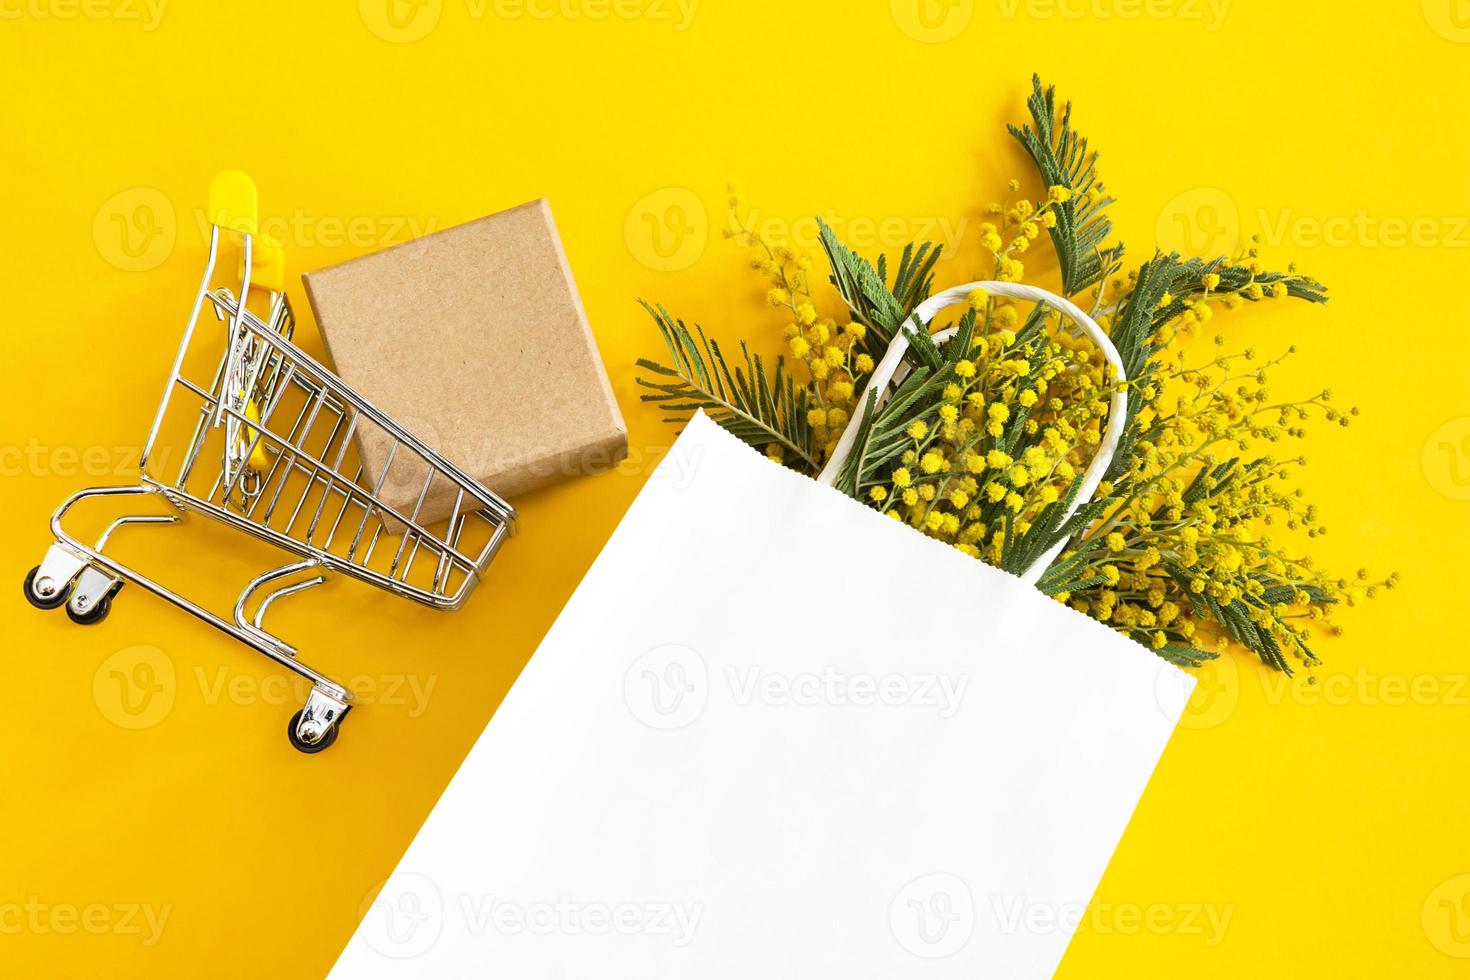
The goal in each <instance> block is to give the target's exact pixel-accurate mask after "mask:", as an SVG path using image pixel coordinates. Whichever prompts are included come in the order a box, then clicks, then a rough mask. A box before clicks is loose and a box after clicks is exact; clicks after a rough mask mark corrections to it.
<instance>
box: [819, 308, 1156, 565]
mask: <svg viewBox="0 0 1470 980" xmlns="http://www.w3.org/2000/svg"><path fill="white" fill-rule="evenodd" d="M977 289H983V290H985V292H987V293H989V294H990V295H991V296H1004V297H1006V298H1008V299H1019V300H1027V301H1030V302H1033V303H1043V304H1045V305H1046V306H1048V307H1050V308H1051V309H1053V310H1056V311H1057V312H1058V313H1060V314H1062V315H1063V316H1065V317H1066V318H1067V319H1069V320H1071V321H1072V322H1073V323H1075V324H1077V325H1078V326H1079V327H1081V328H1082V331H1083V332H1084V333H1085V334H1087V336H1088V337H1089V338H1090V339H1091V340H1092V342H1093V343H1094V344H1096V345H1097V347H1098V349H1099V350H1101V351H1102V354H1103V357H1105V358H1107V361H1108V363H1109V364H1111V365H1113V367H1114V368H1115V369H1116V370H1117V380H1118V381H1120V382H1121V381H1127V380H1128V378H1127V374H1126V372H1125V371H1124V369H1123V359H1122V357H1120V356H1119V354H1118V348H1116V347H1114V346H1113V341H1112V340H1111V339H1110V338H1109V337H1108V335H1107V334H1106V333H1104V332H1103V330H1102V328H1101V327H1099V326H1098V325H1097V324H1096V323H1095V322H1093V319H1092V317H1090V316H1088V315H1087V314H1086V313H1084V312H1082V310H1081V309H1079V308H1078V307H1077V306H1076V305H1075V304H1073V303H1071V302H1069V301H1068V300H1065V299H1063V298H1062V297H1060V296H1057V295H1054V294H1052V293H1049V292H1047V291H1046V290H1044V289H1037V288H1036V287H1035V286H1024V285H1021V284H1020V283H1014V282H972V283H966V284H965V285H963V286H955V287H953V288H952V289H946V290H944V292H942V293H935V294H934V295H933V296H930V297H929V298H928V299H926V300H925V301H924V302H922V303H920V304H919V305H918V306H917V307H916V308H915V309H914V312H913V313H912V314H911V315H910V316H909V318H908V319H907V320H905V321H904V324H903V328H902V329H900V330H899V331H898V333H897V334H895V335H894V337H893V340H892V342H891V343H889V345H888V350H887V352H885V353H884V355H883V360H881V361H880V362H878V366H877V367H875V368H874V369H873V374H872V377H871V378H869V380H868V388H867V391H865V392H864V393H863V397H862V400H861V401H860V402H859V404H863V403H865V402H866V400H867V397H868V392H877V394H878V400H877V404H879V405H881V404H882V403H883V400H884V398H886V397H887V394H888V385H889V384H890V383H891V382H892V381H893V380H894V377H895V375H897V374H898V371H899V369H900V367H902V366H903V356H904V354H905V353H907V351H908V349H909V331H910V330H914V329H923V328H925V327H927V326H928V324H929V321H930V320H932V319H933V318H934V316H935V314H937V313H938V312H939V311H940V310H942V309H944V308H945V307H947V306H953V305H955V304H957V303H963V302H966V301H967V300H968V299H969V297H970V294H971V293H973V292H974V291H975V290H977ZM916 321H917V326H916V325H915V324H916ZM956 330H958V328H957V327H950V328H948V329H946V330H941V331H940V332H939V333H937V334H935V335H934V338H933V339H934V342H935V343H943V342H944V341H946V340H949V339H950V338H951V337H953V336H954V334H955V331H956ZM1127 413H1128V394H1127V392H1125V391H1123V390H1122V387H1121V386H1120V387H1119V389H1118V390H1116V391H1114V392H1113V397H1112V400H1111V401H1110V402H1109V405H1108V424H1107V427H1106V428H1105V429H1104V430H1103V434H1102V439H1101V441H1100V442H1099V443H1098V447H1097V453H1096V454H1095V455H1094V456H1093V457H1092V462H1091V463H1090V464H1089V465H1088V467H1087V470H1086V471H1085V472H1084V473H1083V474H1082V485H1081V487H1079V488H1078V491H1077V494H1076V495H1075V496H1074V497H1073V498H1072V505H1071V506H1070V507H1069V508H1068V509H1067V513H1066V516H1065V517H1063V518H1062V520H1063V521H1066V520H1067V519H1069V518H1071V516H1072V515H1073V514H1075V513H1076V512H1077V508H1078V507H1080V506H1082V504H1083V503H1084V502H1086V501H1088V500H1091V499H1092V495H1093V494H1094V493H1095V492H1096V491H1097V486H1098V484H1099V483H1101V482H1102V478H1103V473H1105V472H1107V468H1108V466H1109V465H1110V464H1111V463H1112V461H1113V453H1114V452H1115V451H1116V450H1117V448H1118V441H1119V439H1121V438H1122V436H1123V424H1124V422H1125V421H1126V419H1127ZM861 425H862V412H861V411H857V412H854V413H853V416H852V420H851V421H849V422H848V423H847V428H846V429H844V430H843V432H842V437H841V438H840V439H838V440H837V448H836V449H834V450H833V451H832V458H831V459H829V460H828V461H827V465H826V466H825V467H823V468H822V472H821V474H820V475H819V476H818V477H817V481H818V482H819V483H825V484H826V485H828V486H831V485H832V484H834V483H836V482H837V474H838V472H839V471H841V469H842V465H843V463H845V462H846V461H847V457H848V455H849V454H850V453H851V452H852V444H853V443H854V442H855V441H857V436H858V429H859V427H860V426H861ZM1066 543H1067V542H1066V539H1065V538H1064V539H1062V540H1061V541H1058V542H1057V543H1056V544H1054V545H1052V547H1051V548H1049V549H1048V550H1047V552H1046V553H1045V554H1043V555H1042V556H1041V557H1040V558H1038V559H1037V560H1036V563H1035V564H1033V565H1032V566H1031V567H1030V568H1028V569H1027V570H1026V571H1025V573H1024V574H1022V575H1021V580H1022V581H1024V582H1026V583H1028V584H1034V583H1035V582H1036V580H1037V579H1039V578H1041V576H1042V573H1043V572H1045V571H1046V570H1047V568H1048V567H1049V566H1050V565H1051V563H1052V561H1053V560H1054V559H1055V558H1056V556H1057V555H1058V554H1060V553H1061V550H1062V548H1063V547H1065V546H1066Z"/></svg>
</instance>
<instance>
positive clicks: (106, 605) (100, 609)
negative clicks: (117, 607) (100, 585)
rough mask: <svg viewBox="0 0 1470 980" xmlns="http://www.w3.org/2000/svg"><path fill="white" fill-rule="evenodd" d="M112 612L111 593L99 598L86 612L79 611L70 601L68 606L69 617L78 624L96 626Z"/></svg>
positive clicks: (67, 614)
mask: <svg viewBox="0 0 1470 980" xmlns="http://www.w3.org/2000/svg"><path fill="white" fill-rule="evenodd" d="M110 612H112V596H110V595H106V596H103V597H102V598H101V599H99V600H97V604H96V605H94V606H93V607H92V608H91V609H89V610H87V611H86V612H84V613H79V612H77V611H76V610H75V609H73V608H72V607H71V604H70V603H68V604H67V607H66V616H67V618H68V619H70V620H71V621H72V622H73V623H76V624H77V625H78V626H95V625H96V624H98V623H100V622H102V621H103V620H104V619H106V618H107V614H108V613H110Z"/></svg>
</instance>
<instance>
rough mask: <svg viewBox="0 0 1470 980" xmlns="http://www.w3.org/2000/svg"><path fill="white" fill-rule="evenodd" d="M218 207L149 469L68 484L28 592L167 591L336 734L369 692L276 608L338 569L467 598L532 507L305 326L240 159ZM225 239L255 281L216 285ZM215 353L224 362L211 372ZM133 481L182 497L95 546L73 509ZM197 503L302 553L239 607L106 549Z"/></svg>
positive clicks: (76, 596) (426, 599)
mask: <svg viewBox="0 0 1470 980" xmlns="http://www.w3.org/2000/svg"><path fill="white" fill-rule="evenodd" d="M209 220H210V223H211V230H210V240H209V258H208V260H207V262H206V265H205V269H204V278H203V281H202V282H201V283H200V286H199V292H198V294H197V295H196V296H195V298H194V306H193V309H192V311H191V312H190V314H189V322H188V326H187V327H186V328H185V330H184V339H183V342H182V344H181V345H180V347H179V352H178V355H177V357H176V358H175V360H174V366H173V370H172V372H171V373H170V375H169V379H168V384H167V387H166V388H165V390H164V393H163V401H162V403H161V404H160V405H159V407H158V412H157V415H156V416H155V418H154V421H153V429H152V431H151V432H150V433H149V436H148V442H147V444H146V445H145V446H144V448H143V451H142V458H141V461H140V471H141V482H139V483H138V484H137V485H136V486H116V487H95V488H92V489H87V490H82V491H80V492H78V493H75V494H73V495H72V496H71V497H69V498H67V499H66V500H65V501H64V502H63V503H62V504H61V506H60V507H59V508H57V510H56V512H55V514H54V515H52V518H51V530H52V533H53V534H54V535H55V537H56V543H55V544H53V545H52V546H51V548H50V549H49V550H48V551H47V552H46V557H45V559H44V560H43V561H42V562H41V564H40V565H38V566H37V567H36V568H34V569H32V570H31V572H30V574H29V575H27V576H26V580H25V594H26V598H27V599H29V600H30V601H31V603H32V604H33V605H35V606H38V607H40V608H42V609H55V608H57V607H60V606H62V605H65V607H66V612H67V615H68V616H69V617H71V619H72V620H73V621H74V622H76V623H81V624H91V623H97V622H100V621H101V620H102V619H103V618H104V617H105V616H106V615H107V612H108V610H109V609H110V607H111V604H112V600H113V597H114V596H115V595H116V594H117V592H118V590H119V589H121V588H122V586H123V584H124V583H126V582H132V583H136V584H137V585H139V586H141V587H142V588H144V589H147V590H148V591H149V592H152V593H154V594H155V595H158V596H161V597H162V598H164V599H167V600H168V601H169V602H172V603H173V604H174V605H176V606H178V607H179V608H181V609H184V610H186V611H187V612H190V613H193V614H194V615H195V616H197V617H199V618H200V619H202V620H204V621H205V622H207V623H209V624H210V625H211V626H214V627H217V628H218V629H220V630H222V631H223V632H225V633H228V634H230V635H231V636H233V637H235V638H236V639H237V640H239V641H240V642H241V643H244V644H245V645H247V646H249V647H252V648H253V649H255V650H258V651H259V652H261V653H263V654H265V655H266V656H267V657H270V658H271V659H272V660H275V661H276V662H277V663H278V664H280V665H282V666H284V667H286V668H288V669H290V670H292V671H294V672H296V673H297V674H299V675H301V676H302V677H304V678H306V679H307V680H308V681H310V682H311V685H312V688H311V692H310V694H309V695H308V696H307V700H306V704H305V706H304V707H303V708H302V709H301V710H300V711H298V712H297V713H296V714H295V716H294V717H293V718H292V719H291V722H290V724H289V725H288V727H287V734H288V736H289V737H290V740H291V744H292V745H294V746H295V747H296V748H298V749H300V750H301V751H303V752H320V751H321V750H322V749H325V748H326V747H328V746H329V745H331V744H332V743H333V742H334V741H335V740H336V738H337V733H338V730H339V726H340V725H341V722H342V719H343V717H344V716H345V715H346V714H347V712H348V709H349V708H350V706H351V699H352V696H351V693H350V692H349V691H348V690H347V689H346V688H344V687H342V686H341V685H339V684H337V683H335V682H333V681H332V680H330V679H329V678H327V677H326V676H324V675H323V674H321V673H318V672H317V671H315V670H313V669H312V668H310V667H308V666H307V665H306V664H304V663H301V662H300V661H299V660H297V659H296V653H297V651H296V648H295V647H292V646H291V645H290V644H288V643H286V642H284V641H283V640H281V639H279V638H278V637H276V636H274V635H272V634H271V633H270V632H268V631H267V630H266V629H265V627H264V626H263V625H262V620H263V618H264V616H265V613H266V610H267V609H269V608H270V606H271V604H272V603H273V602H275V601H276V600H277V599H281V598H284V597H286V596H291V595H296V594H299V593H301V592H303V591H305V590H307V589H310V588H312V587H314V586H318V585H321V584H323V583H324V582H326V581H327V579H328V577H329V576H330V575H331V574H332V573H334V572H340V573H342V574H344V575H348V576H350V577H352V578H355V579H358V580H360V581H363V582H367V583H369V584H371V585H375V586H377V587H379V588H382V589H385V590H387V591H389V592H392V593H393V594H395V595H400V596H404V597H406V598H409V599H414V600H416V601H418V602H421V603H424V604H425V605H429V606H433V607H435V608H438V609H446V610H452V609H458V608H459V607H460V606H461V605H462V604H463V603H464V601H465V598H466V597H467V596H468V595H469V593H470V590H471V589H473V588H474V587H475V585H476V583H477V582H478V581H479V579H480V577H481V576H482V575H483V574H484V572H485V570H486V567H487V566H488V565H489V563H490V561H491V560H492V559H493V558H494V556H495V553H496V551H497V550H498V549H499V547H500V545H501V543H502V542H503V541H504V539H505V538H506V536H507V535H508V534H509V533H510V531H511V528H512V526H513V524H514V521H515V512H514V511H513V510H512V509H511V507H510V505H508V504H507V503H506V502H505V501H504V500H502V499H500V497H498V496H496V495H495V494H494V493H492V492H491V491H489V490H487V489H486V488H485V487H483V486H481V485H480V484H479V483H477V482H476V481H475V480H473V479H472V478H471V477H469V476H467V475H466V474H465V473H464V472H463V471H462V470H460V469H459V468H458V467H456V466H455V465H454V464H453V463H450V462H449V461H448V460H446V459H445V458H444V457H443V456H441V455H439V454H438V453H437V452H435V451H434V450H433V449H431V448H430V447H429V446H427V445H425V444H424V443H423V442H422V441H420V440H419V439H418V438H416V437H415V436H414V435H413V433H411V432H409V431H408V430H406V429H404V428H403V427H402V426H400V425H399V424H397V423H396V422H394V421H393V420H392V419H391V418H389V417H388V416H387V415H386V414H384V413H383V412H382V411H380V410H379V409H377V408H375V407H374V406H373V405H372V404H371V403H370V402H368V400H367V399H365V398H363V397H362V396H361V395H359V394H358V393H357V392H355V391H353V390H352V389H351V388H350V387H348V386H347V385H346V384H344V383H343V382H342V380H341V379H340V378H338V377H337V376H336V375H335V374H333V373H332V372H331V371H329V370H328V369H327V368H325V367H323V366H322V365H321V364H320V363H318V362H317V361H316V360H314V359H313V358H312V357H311V356H309V355H308V354H306V353H305V352H304V351H302V350H301V348H299V347H297V346H296V344H295V343H293V342H292V339H291V336H292V332H293V330H294V327H295V320H294V318H293V317H292V313H291V305H290V303H289V301H288V300H287V298H286V293H285V262H284V257H283V250H282V248H281V246H280V245H279V244H277V243H275V242H272V241H270V240H269V239H268V237H267V236H264V235H261V234H259V233H258V228H257V221H256V194H255V186H254V184H252V183H251V181H250V178H249V177H247V176H246V175H244V174H242V173H240V172H238V171H227V172H225V173H222V174H220V175H219V176H218V177H216V178H215V180H214V182H213V184H212V185H211V186H210V197H209ZM222 242H224V243H226V244H227V245H232V244H234V243H236V242H238V245H239V251H240V258H239V262H238V266H237V271H238V287H239V291H238V292H237V293H232V292H231V291H230V290H229V288H227V287H226V286H224V285H218V286H215V285H212V283H213V282H214V275H215V267H216V264H217V260H218V259H219V252H220V246H221V243H222ZM206 303H207V304H208V306H209V307H210V308H211V309H212V310H213V312H214V315H215V318H216V319H217V320H218V321H219V323H220V324H221V327H220V332H219V334H217V333H215V332H214V331H210V330H204V331H200V332H199V334H200V336H199V338H198V339H197V340H196V338H195V328H196V327H197V326H198V323H199V319H200V317H199V314H200V311H201V309H203V308H204V306H205V304H206ZM221 334H222V339H223V340H224V344H223V349H224V353H223V356H220V354H219V353H218V352H219V349H220V345H219V343H218V341H219V340H220V339H221V336H220V335H221ZM211 368H212V370H213V380H212V381H206V380H205V379H207V378H208V377H209V372H210V370H211ZM371 430H377V431H376V432H375V433H372V437H373V438H374V439H375V440H382V441H383V442H384V444H385V445H386V446H387V447H388V448H387V455H386V459H385V460H384V461H383V462H381V464H380V465H379V466H376V467H373V468H372V469H373V470H374V471H375V472H373V473H372V475H371V476H365V475H364V470H365V467H364V465H363V463H362V461H361V457H360V456H359V452H358V448H357V447H358V445H360V442H359V441H358V440H360V439H361V438H362V437H363V436H364V435H368V434H369V433H370V431H371ZM171 444H172V445H173V446H176V447H182V450H183V451H182V458H181V462H180V465H179V466H178V468H177V470H176V471H174V470H172V468H171V466H169V465H168V463H167V462H166V460H167V458H168V455H169V454H168V453H166V452H164V451H163V450H162V449H159V450H158V451H157V452H155V449H157V448H158V447H166V446H169V445H171ZM390 472H391V474H392V475H391V477H390ZM389 479H391V480H393V481H394V482H393V484H392V485H393V486H395V487H401V486H403V485H404V482H405V481H411V482H409V484H408V485H410V486H413V487H421V489H418V491H417V503H416V504H415V505H414V507H413V508H412V509H411V510H406V511H405V510H400V509H398V508H395V507H393V506H390V505H389V504H387V503H385V501H384V499H383V496H382V495H380V493H379V491H381V490H382V489H383V488H384V486H385V481H387V480H389ZM369 484H370V485H369ZM431 492H432V494H433V495H434V497H435V499H437V498H439V497H441V496H442V497H443V499H452V500H453V501H454V505H453V510H452V512H451V514H450V517H449V519H448V521H447V522H446V521H439V522H435V523H434V525H433V527H432V528H431V527H426V526H424V522H421V521H420V520H419V513H420V508H422V506H423V504H424V501H425V500H426V499H430V496H431ZM131 496H148V497H151V498H154V499H157V498H162V500H164V501H166V502H167V504H168V505H170V506H168V507H167V508H166V512H165V513H162V514H135V515H128V516H123V517H119V518H117V519H116V520H114V521H112V523H111V524H110V525H109V526H108V527H107V528H106V530H105V531H104V532H103V534H102V536H101V537H100V538H98V539H97V541H96V543H95V544H93V545H90V546H89V545H87V544H84V543H82V541H80V540H78V539H77V538H75V537H73V536H72V535H71V534H69V533H67V531H66V530H64V529H63V527H62V519H63V518H64V517H65V516H66V514H67V512H68V511H70V510H71V509H72V508H73V507H74V506H75V505H76V504H77V503H79V502H81V501H83V500H86V499H88V498H92V497H131ZM189 514H203V515H204V516H206V517H209V518H210V519H212V520H213V521H217V522H219V523H220V524H222V525H224V526H225V527H226V528H230V529H233V530H235V531H239V532H243V533H245V534H249V535H251V536H253V537H256V538H260V539H262V540H264V541H267V542H270V543H271V544H273V545H275V546H277V547H278V548H280V549H282V550H283V551H286V552H288V553H290V554H291V555H293V556H295V558H296V560H294V561H292V562H290V563H288V564H285V565H282V566H280V567H279V568H275V569H273V570H271V571H268V572H265V573H264V574H262V575H259V576H257V577H256V578H255V579H254V580H252V581H251V582H250V583H249V584H247V585H246V586H245V588H244V589H243V590H242V591H241V592H240V594H239V598H238V600H237V601H236V602H235V607H234V611H233V615H232V616H230V617H229V618H226V617H224V616H220V615H217V614H215V613H213V612H211V611H209V610H208V609H206V608H204V607H203V606H201V605H198V604H196V603H195V602H193V601H191V600H190V599H187V598H185V597H184V596H182V595H180V594H178V593H177V592H174V591H173V590H172V589H170V588H168V587H166V586H164V585H161V584H159V583H157V582H155V581H153V580H151V579H149V578H146V577H144V576H143V575H141V574H139V573H138V572H136V571H134V570H133V569H131V568H129V567H127V566H126V565H123V564H121V563H120V562H118V561H117V560H116V559H114V558H113V557H111V556H109V555H106V554H103V548H104V547H105V546H106V544H107V543H108V540H109V539H110V537H111V536H112V535H113V533H114V532H116V531H117V530H118V529H119V528H122V527H125V526H128V525H138V524H165V523H176V522H178V521H180V520H181V519H182V518H184V517H186V516H188V515H189ZM252 608H253V612H252Z"/></svg>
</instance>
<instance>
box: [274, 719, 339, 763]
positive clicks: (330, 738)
mask: <svg viewBox="0 0 1470 980" xmlns="http://www.w3.org/2000/svg"><path fill="white" fill-rule="evenodd" d="M300 722H301V712H299V711H298V712H296V713H295V714H294V715H292V716H291V723H290V724H289V725H287V726H286V737H287V738H288V739H290V740H291V747H292V748H293V749H295V750H296V751H297V752H305V753H306V754H307V755H315V754H316V753H318V752H322V751H325V750H326V749H329V748H331V747H332V743H333V742H335V741H337V729H338V728H340V727H341V726H342V719H340V718H339V719H337V721H336V722H335V723H334V724H333V725H332V727H331V728H328V729H327V734H325V735H323V736H322V740H321V741H320V742H318V743H316V744H315V745H307V744H306V743H305V742H303V741H301V739H300V738H299V737H298V736H297V734H296V726H297V725H298V724H300Z"/></svg>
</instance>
